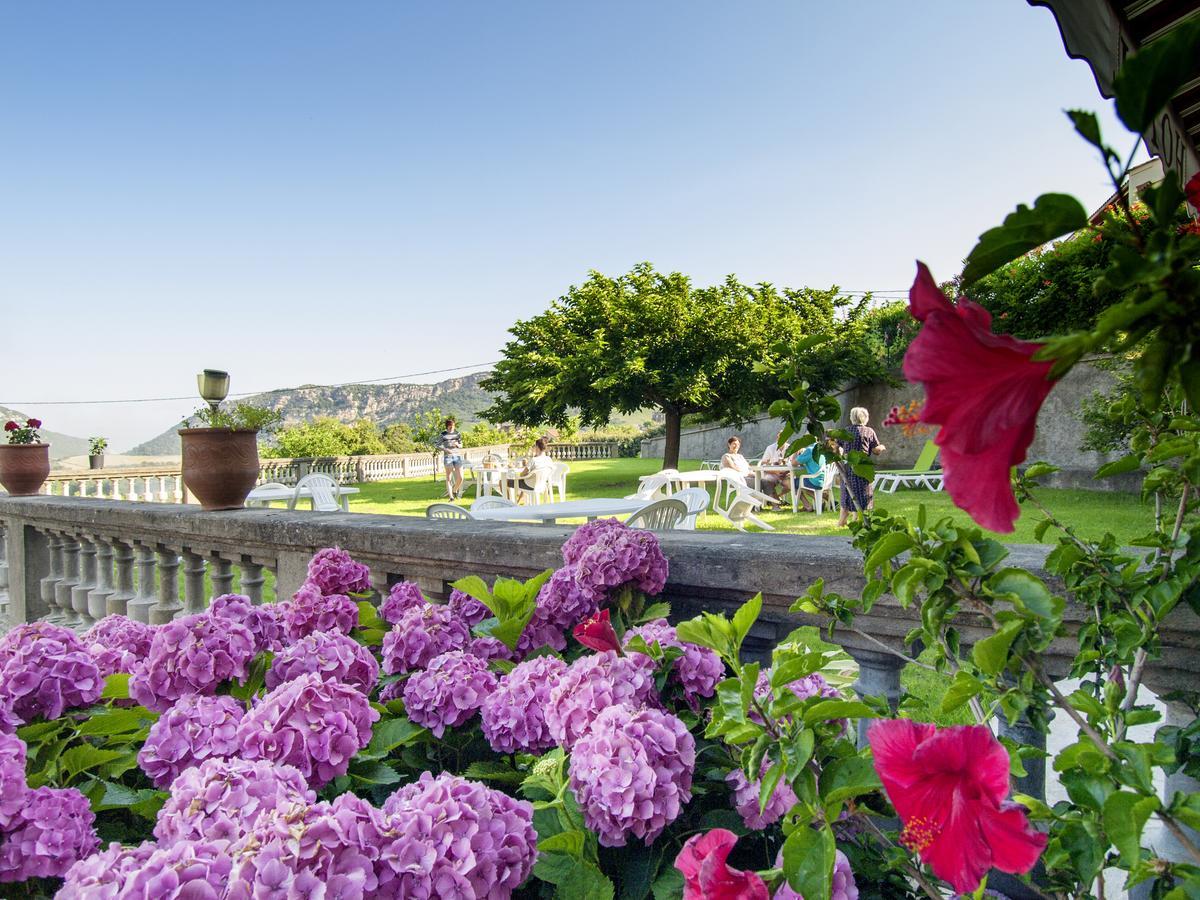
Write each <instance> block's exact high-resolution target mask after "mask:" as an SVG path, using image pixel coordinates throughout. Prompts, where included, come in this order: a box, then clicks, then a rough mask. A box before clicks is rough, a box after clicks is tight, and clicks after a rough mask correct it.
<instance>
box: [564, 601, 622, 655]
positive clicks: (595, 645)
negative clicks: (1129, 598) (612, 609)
mask: <svg viewBox="0 0 1200 900" xmlns="http://www.w3.org/2000/svg"><path fill="white" fill-rule="evenodd" d="M571 633H572V634H573V635H575V640H577V641H579V643H581V644H583V646H585V647H590V648H591V649H592V650H596V651H598V652H600V653H603V652H604V651H605V650H615V651H616V652H617V653H620V652H621V642H620V641H619V640H617V633H616V631H614V630H613V627H612V622H611V621H610V617H609V614H608V610H607V609H602V610H600V612H598V613H596V614H595V615H594V616H592V617H591V618H590V619H586V620H584V621H583V622H580V623H579V624H578V625H576V626H575V630H574V631H572V632H571Z"/></svg>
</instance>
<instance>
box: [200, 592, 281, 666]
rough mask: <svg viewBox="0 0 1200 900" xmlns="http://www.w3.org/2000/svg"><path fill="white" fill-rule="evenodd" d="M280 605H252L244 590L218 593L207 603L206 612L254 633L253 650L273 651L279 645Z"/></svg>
mask: <svg viewBox="0 0 1200 900" xmlns="http://www.w3.org/2000/svg"><path fill="white" fill-rule="evenodd" d="M283 613H284V606H283V605H282V604H279V603H264V604H259V605H255V604H254V603H252V602H251V601H250V598H249V597H247V596H245V595H244V594H222V595H221V596H220V597H217V598H216V599H214V600H213V602H212V603H211V604H209V607H208V614H209V615H210V616H214V617H216V618H218V619H229V620H230V621H233V622H237V623H239V624H240V625H245V626H246V628H248V629H249V630H250V633H251V634H252V635H254V651H255V653H256V654H257V653H262V652H264V651H269V652H271V653H277V652H278V651H279V649H280V648H281V647H282V646H283V642H284V633H283Z"/></svg>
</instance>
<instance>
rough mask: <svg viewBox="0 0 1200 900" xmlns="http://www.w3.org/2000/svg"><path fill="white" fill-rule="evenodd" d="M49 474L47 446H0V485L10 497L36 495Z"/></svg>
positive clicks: (48, 450)
mask: <svg viewBox="0 0 1200 900" xmlns="http://www.w3.org/2000/svg"><path fill="white" fill-rule="evenodd" d="M49 474H50V445H49V444H0V484H2V485H4V489H5V490H7V491H8V492H9V493H10V494H11V495H12V496H14V497H28V496H31V495H32V494H36V493H37V492H38V491H39V490H41V487H42V482H44V481H45V480H46V476H47V475H49Z"/></svg>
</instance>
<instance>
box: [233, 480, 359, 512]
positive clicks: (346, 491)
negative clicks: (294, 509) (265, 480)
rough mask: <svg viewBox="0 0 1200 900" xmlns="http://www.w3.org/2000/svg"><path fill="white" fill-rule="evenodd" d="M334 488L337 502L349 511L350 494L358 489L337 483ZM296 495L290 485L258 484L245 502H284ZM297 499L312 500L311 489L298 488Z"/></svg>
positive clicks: (263, 503)
mask: <svg viewBox="0 0 1200 900" xmlns="http://www.w3.org/2000/svg"><path fill="white" fill-rule="evenodd" d="M334 490H335V491H336V492H337V498H338V502H339V503H341V504H342V509H343V510H345V511H346V512H350V495H351V494H357V493H358V492H359V489H358V488H356V487H342V486H341V485H338V486H337V487H336V488H334ZM293 497H296V489H295V488H290V487H271V486H270V485H265V484H264V485H260V486H259V487H256V488H255V489H254V490H252V491H251V492H250V493H249V494H247V495H246V503H247V504H250V503H261V504H262V505H263V506H266V505H267V504H268V503H271V502H273V501H275V500H282V501H283V502H284V503H288V502H290V501H291V499H292V498H293ZM296 499H297V500H312V491H311V490H310V489H309V488H307V487H302V488H300V496H299V497H296Z"/></svg>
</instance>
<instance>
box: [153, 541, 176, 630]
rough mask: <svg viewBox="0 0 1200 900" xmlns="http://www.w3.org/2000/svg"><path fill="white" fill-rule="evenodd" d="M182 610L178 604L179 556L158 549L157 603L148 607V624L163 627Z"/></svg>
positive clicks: (171, 551) (165, 549) (161, 547)
mask: <svg viewBox="0 0 1200 900" xmlns="http://www.w3.org/2000/svg"><path fill="white" fill-rule="evenodd" d="M182 610H183V604H182V603H180V602H179V554H177V553H176V552H175V551H174V550H172V549H171V548H170V547H164V546H162V545H161V544H160V545H159V547H158V602H157V603H155V604H154V606H152V607H150V624H151V625H165V624H166V623H167V622H170V621H171V620H172V619H174V618H175V616H176V615H178V614H179V613H180V612H181V611H182Z"/></svg>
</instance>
